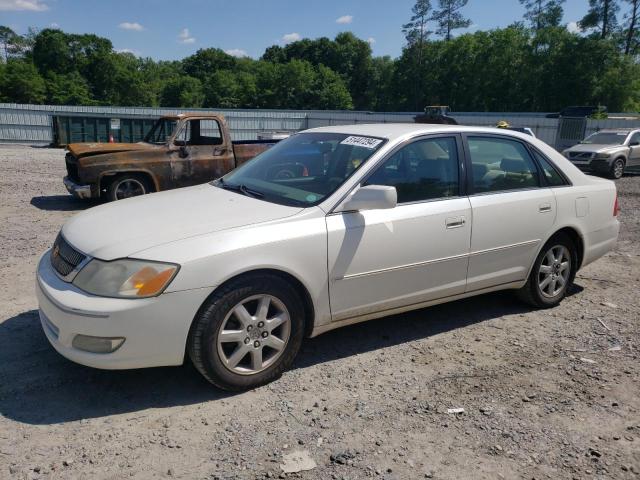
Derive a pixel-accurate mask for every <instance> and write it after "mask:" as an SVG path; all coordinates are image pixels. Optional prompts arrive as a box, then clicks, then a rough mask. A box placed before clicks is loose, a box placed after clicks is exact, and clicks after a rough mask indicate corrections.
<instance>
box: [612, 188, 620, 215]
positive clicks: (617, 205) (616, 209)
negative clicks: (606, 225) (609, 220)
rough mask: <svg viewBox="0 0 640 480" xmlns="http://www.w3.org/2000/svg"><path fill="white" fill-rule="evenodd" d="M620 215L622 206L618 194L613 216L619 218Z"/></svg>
mask: <svg viewBox="0 0 640 480" xmlns="http://www.w3.org/2000/svg"><path fill="white" fill-rule="evenodd" d="M618 213H620V205H619V204H618V193H616V201H615V202H614V204H613V216H614V217H617V216H618Z"/></svg>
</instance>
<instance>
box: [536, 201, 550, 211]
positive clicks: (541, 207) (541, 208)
mask: <svg viewBox="0 0 640 480" xmlns="http://www.w3.org/2000/svg"><path fill="white" fill-rule="evenodd" d="M538 211H539V212H540V213H547V212H550V211H551V204H550V203H542V204H540V205H538Z"/></svg>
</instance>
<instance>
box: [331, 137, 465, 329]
mask: <svg viewBox="0 0 640 480" xmlns="http://www.w3.org/2000/svg"><path fill="white" fill-rule="evenodd" d="M460 146H461V143H460V139H459V138H458V137H456V136H433V137H425V138H421V139H419V140H416V141H414V142H412V143H410V144H408V145H406V146H404V147H402V148H400V149H399V150H397V151H396V152H395V153H393V154H392V155H391V156H389V157H388V158H387V159H386V160H385V161H384V162H383V163H382V164H381V165H380V166H379V167H378V168H377V169H376V170H375V171H374V172H373V174H371V175H370V176H369V177H368V178H367V179H366V181H365V182H363V184H364V185H391V186H394V187H395V188H396V190H397V192H398V206H397V207H395V208H393V209H388V210H369V211H362V212H342V213H335V214H330V215H328V216H327V230H328V253H329V265H328V268H329V282H330V284H329V291H330V297H331V310H332V317H333V320H334V321H339V320H342V319H346V318H351V317H357V316H360V315H366V314H369V313H374V312H380V311H385V310H389V309H393V308H396V307H402V306H407V305H412V304H418V303H421V302H426V301H429V300H433V299H437V298H442V297H447V296H450V295H455V294H459V293H462V292H464V289H465V282H466V275H467V262H468V257H467V255H468V252H469V242H470V235H471V228H470V226H471V223H470V222H471V208H470V204H469V199H468V198H467V197H466V196H460V184H461V182H460V177H461V175H460V171H461V167H460V160H459V158H460V155H459V151H460V149H461V148H460Z"/></svg>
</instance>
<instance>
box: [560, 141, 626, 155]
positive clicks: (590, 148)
mask: <svg viewBox="0 0 640 480" xmlns="http://www.w3.org/2000/svg"><path fill="white" fill-rule="evenodd" d="M621 148H625V147H624V145H601V144H597V143H593V144H591V143H579V144H577V145H574V146H573V147H571V148H569V149H568V150H569V151H571V152H591V153H604V152H608V151H613V150H619V149H621Z"/></svg>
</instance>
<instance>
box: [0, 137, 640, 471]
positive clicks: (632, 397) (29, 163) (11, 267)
mask: <svg viewBox="0 0 640 480" xmlns="http://www.w3.org/2000/svg"><path fill="white" fill-rule="evenodd" d="M63 175H64V153H63V151H62V150H52V149H36V148H26V147H0V365H1V366H0V478H65V479H66V478H123V477H130V478H158V477H171V478H189V479H191V478H225V479H226V478H229V479H231V478H243V479H244V478H247V479H255V478H277V477H278V476H280V475H284V474H283V471H282V467H281V465H282V464H283V461H284V460H283V459H284V458H285V455H291V454H292V453H295V452H307V453H308V457H310V459H311V460H313V463H315V464H316V466H315V467H313V468H312V469H311V470H307V471H304V470H303V471H300V472H299V473H291V474H287V477H291V478H305V479H326V478H349V479H355V478H370V477H373V478H389V479H391V478H398V479H400V478H425V477H426V478H443V479H445V478H446V479H460V478H474V479H484V478H487V479H489V478H491V479H494V478H506V479H510V478H553V479H556V478H592V477H594V478H595V477H597V478H640V363H639V362H638V359H639V358H638V357H639V349H640V329H639V325H640V301H639V300H638V298H639V296H640V295H639V293H638V292H639V288H638V287H639V286H640V215H639V212H640V195H639V193H640V177H638V176H636V177H634V176H626V177H624V178H623V179H621V180H620V181H618V182H617V185H618V188H619V193H620V206H621V208H622V213H621V217H620V218H621V220H622V224H623V226H622V231H621V235H620V242H619V244H618V246H617V248H616V250H615V251H614V252H611V253H610V254H608V255H607V256H606V257H605V258H603V259H601V260H599V261H597V262H596V263H594V264H592V265H590V266H588V267H587V268H585V269H584V270H582V271H580V272H579V273H578V276H577V278H576V287H575V288H574V289H573V291H572V295H571V296H570V297H568V298H567V299H566V300H565V301H564V302H563V303H562V304H561V305H560V306H559V307H557V308H554V309H552V310H545V311H535V310H530V309H529V308H527V307H526V306H523V305H522V304H520V303H518V302H517V301H516V300H514V298H513V296H512V295H511V294H510V293H508V292H503V293H498V294H490V295H484V296H481V297H477V298H473V299H470V300H465V301H459V302H454V303H451V304H448V305H441V306H437V307H433V308H428V309H424V310H420V311H417V312H413V313H410V314H405V315H399V316H394V317H390V318H386V319H382V320H377V321H372V322H368V323H364V324H360V325H356V326H352V327H347V328H343V329H340V330H336V331H333V332H330V333H328V334H325V335H322V336H320V337H318V338H315V339H312V340H309V341H307V342H306V343H305V344H304V346H303V349H302V352H301V354H300V356H299V358H298V359H297V361H296V363H295V365H294V368H293V369H292V370H291V371H289V372H286V373H285V374H284V375H283V377H282V378H281V379H280V380H278V381H276V382H274V383H273V384H271V385H268V386H266V387H262V388H259V389H257V390H254V391H251V392H246V393H242V394H238V395H229V394H225V393H222V392H220V391H219V390H216V389H215V388H213V387H211V386H210V385H209V384H208V383H206V382H205V381H204V380H203V379H202V378H201V377H200V375H199V374H198V373H197V372H196V371H195V369H194V368H193V367H191V366H190V365H185V366H184V367H175V368H158V369H148V370H133V371H124V372H117V371H116V372H109V371H100V370H93V369H90V368H85V367H81V366H78V365H75V364H73V363H71V362H69V361H67V360H65V359H64V358H62V357H60V356H59V355H58V354H57V353H56V352H55V351H54V350H53V349H52V348H51V347H50V346H49V344H48V343H47V341H46V338H45V337H44V334H43V333H42V332H41V329H40V326H39V323H38V319H37V312H36V309H37V303H36V299H35V295H34V291H33V282H34V271H35V268H36V262H37V260H38V258H39V256H40V255H41V254H42V252H44V251H45V250H46V249H47V248H49V246H50V245H51V243H52V242H53V239H54V238H55V235H56V233H57V232H58V230H59V228H60V226H61V225H62V223H63V222H64V221H65V220H66V219H67V218H69V217H70V216H71V215H73V213H74V212H76V211H78V210H81V209H83V208H87V206H88V204H87V203H85V202H81V201H78V200H74V199H73V198H71V197H70V196H69V195H67V194H66V191H65V189H64V187H63V185H62V176H63ZM460 408H463V409H464V412H463V413H447V412H448V411H449V409H460ZM307 453H305V455H307ZM287 458H290V457H287ZM305 461H307V460H306V457H305ZM308 463H309V464H311V462H308Z"/></svg>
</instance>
